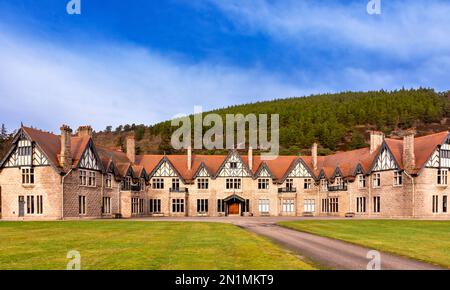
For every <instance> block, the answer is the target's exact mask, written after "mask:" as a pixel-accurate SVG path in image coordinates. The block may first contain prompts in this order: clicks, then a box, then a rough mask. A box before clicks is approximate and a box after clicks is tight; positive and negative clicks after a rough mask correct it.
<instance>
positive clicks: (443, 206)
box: [442, 195, 448, 213]
mask: <svg viewBox="0 0 450 290" xmlns="http://www.w3.org/2000/svg"><path fill="white" fill-rule="evenodd" d="M447 208H448V205H447V196H446V195H444V196H443V197H442V212H443V213H447Z"/></svg>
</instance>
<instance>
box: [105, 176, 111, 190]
mask: <svg viewBox="0 0 450 290" xmlns="http://www.w3.org/2000/svg"><path fill="white" fill-rule="evenodd" d="M112 178H113V175H112V174H111V173H109V174H106V180H105V185H106V188H112Z"/></svg>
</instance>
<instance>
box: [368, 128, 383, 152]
mask: <svg viewBox="0 0 450 290" xmlns="http://www.w3.org/2000/svg"><path fill="white" fill-rule="evenodd" d="M383 141H384V134H383V132H379V131H371V132H370V154H373V153H375V151H377V149H378V148H379V147H380V146H381V144H383Z"/></svg>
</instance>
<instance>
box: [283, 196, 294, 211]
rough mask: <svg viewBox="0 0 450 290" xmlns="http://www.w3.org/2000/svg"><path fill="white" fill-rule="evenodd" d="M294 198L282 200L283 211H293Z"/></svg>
mask: <svg viewBox="0 0 450 290" xmlns="http://www.w3.org/2000/svg"><path fill="white" fill-rule="evenodd" d="M294 208H295V206H294V200H293V199H284V200H283V212H287V213H292V212H294Z"/></svg>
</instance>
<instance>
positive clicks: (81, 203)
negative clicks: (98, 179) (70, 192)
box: [78, 195, 86, 215]
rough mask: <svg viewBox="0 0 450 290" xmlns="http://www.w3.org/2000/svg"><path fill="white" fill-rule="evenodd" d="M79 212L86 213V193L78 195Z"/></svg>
mask: <svg viewBox="0 0 450 290" xmlns="http://www.w3.org/2000/svg"><path fill="white" fill-rule="evenodd" d="M78 214H80V215H85V214H86V196H84V195H80V196H78Z"/></svg>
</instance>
